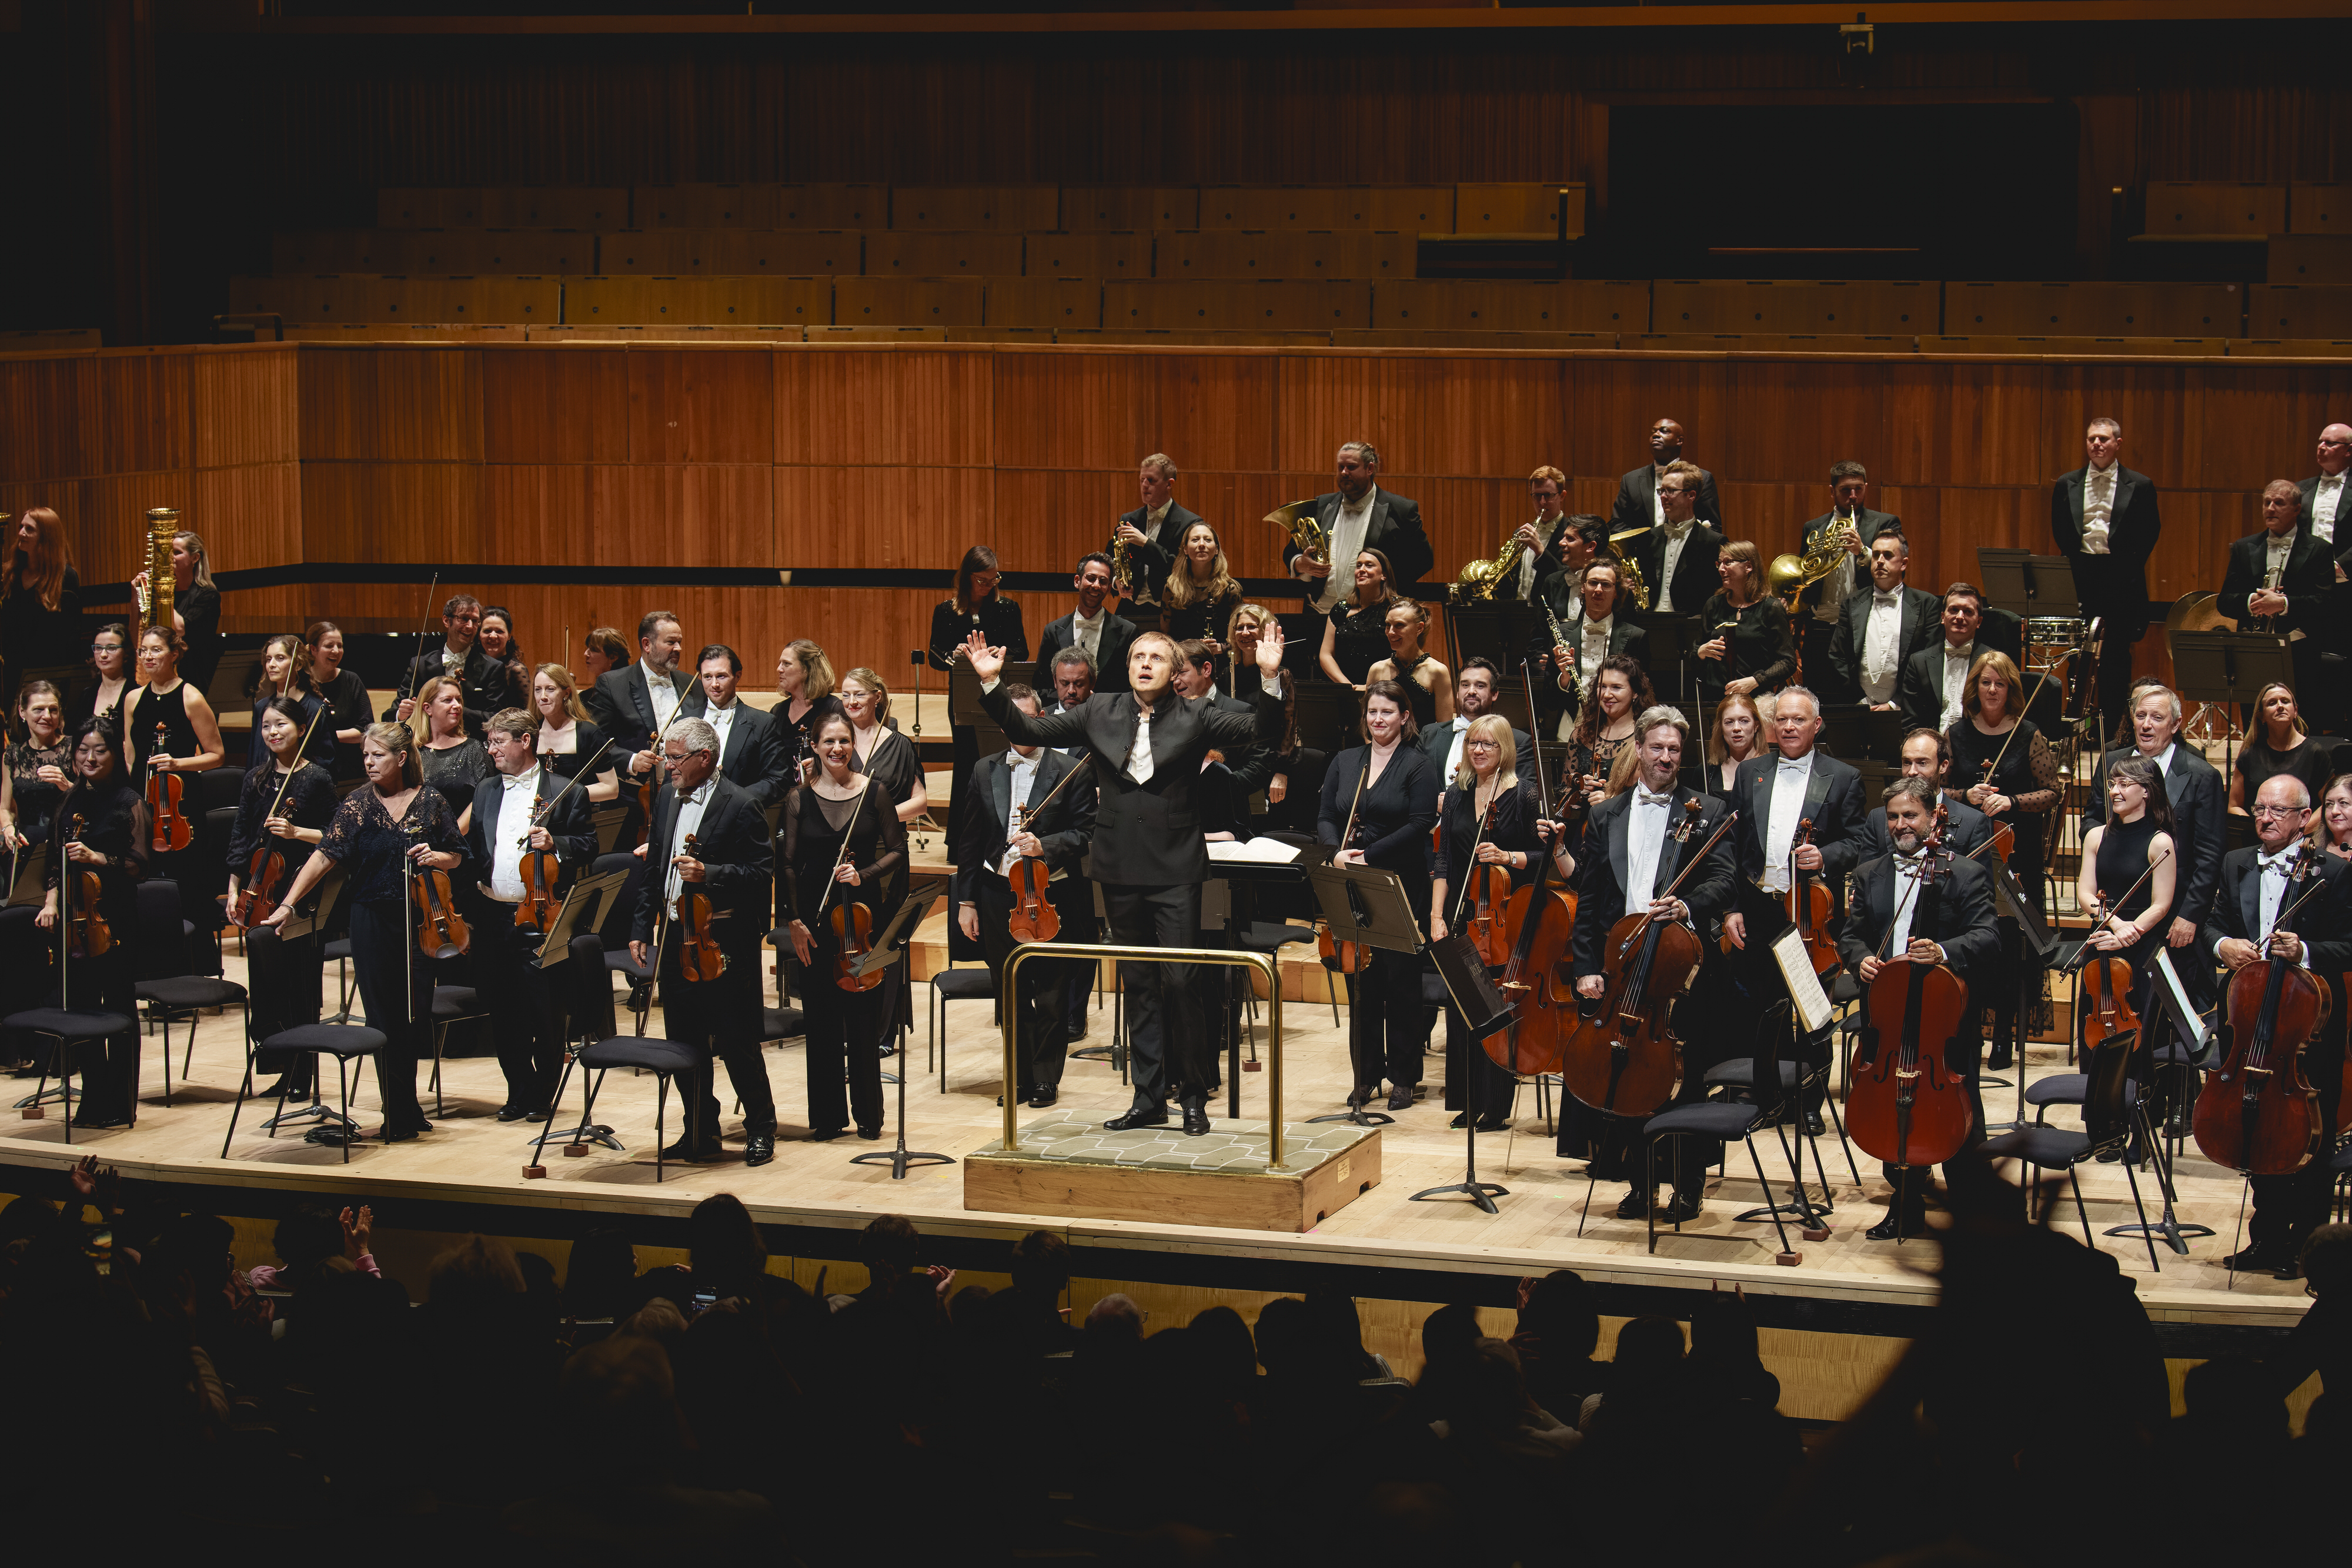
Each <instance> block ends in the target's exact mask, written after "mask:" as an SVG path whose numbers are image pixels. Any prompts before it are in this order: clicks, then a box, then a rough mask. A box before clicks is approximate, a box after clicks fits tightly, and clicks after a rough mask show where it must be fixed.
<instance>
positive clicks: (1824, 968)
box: [1789, 807, 1942, 975]
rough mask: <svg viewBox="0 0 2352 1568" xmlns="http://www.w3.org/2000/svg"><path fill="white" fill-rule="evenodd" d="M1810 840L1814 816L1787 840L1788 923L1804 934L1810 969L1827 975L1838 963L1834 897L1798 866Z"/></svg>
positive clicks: (1827, 886)
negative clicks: (1801, 850)
mask: <svg viewBox="0 0 2352 1568" xmlns="http://www.w3.org/2000/svg"><path fill="white" fill-rule="evenodd" d="M1937 810H1942V808H1941V807H1938V808H1937ZM1812 841H1813V820H1812V819H1811V817H1805V818H1801V819H1800V820H1799V821H1798V823H1797V836H1796V837H1795V838H1793V839H1791V840H1790V841H1789V924H1790V925H1793V926H1795V927H1796V928H1797V930H1798V932H1799V934H1800V935H1801V936H1802V937H1803V938H1804V943H1805V956H1807V957H1809V958H1811V960H1812V965H1813V973H1814V974H1816V975H1826V974H1828V973H1829V972H1830V971H1831V970H1832V969H1834V968H1836V967H1838V950H1837V939H1836V938H1835V937H1833V936H1831V935H1830V922H1831V921H1832V919H1834V918H1835V917H1836V915H1837V897H1836V895H1835V894H1832V893H1831V892H1830V890H1829V885H1828V883H1820V882H1815V881H1814V880H1813V873H1811V872H1809V871H1800V870H1798V869H1797V851H1798V849H1799V848H1800V847H1801V846H1802V845H1805V844H1809V843H1811V842H1812Z"/></svg>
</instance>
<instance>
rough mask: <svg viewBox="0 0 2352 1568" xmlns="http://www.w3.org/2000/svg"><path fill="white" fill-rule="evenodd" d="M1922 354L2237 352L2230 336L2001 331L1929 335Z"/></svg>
mask: <svg viewBox="0 0 2352 1568" xmlns="http://www.w3.org/2000/svg"><path fill="white" fill-rule="evenodd" d="M1919 351H1920V352H1921V353H1923V354H2000V355H2004V356H2009V355H2016V354H2056V355H2062V356H2065V357H2068V358H2081V357H2085V356H2090V355H2102V356H2112V357H2116V358H2130V357H2134V356H2139V357H2144V358H2149V359H2170V360H2179V359H2208V358H2215V357H2219V356H2221V355H2223V354H2231V353H2235V352H2236V351H2237V346H2236V344H2235V343H2234V342H2232V341H2231V340H2230V339H2227V338H2079V337H2075V338H2067V337H2058V338H2052V337H2033V336H2025V337H2017V336H2003V335H2000V334H1998V333H1973V334H1968V333H1955V334H1948V335H1942V336H1938V335H1935V334H1929V335H1927V336H1925V337H1922V338H1921V339H1920V340H1919Z"/></svg>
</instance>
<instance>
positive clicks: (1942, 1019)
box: [1845, 831, 1976, 1170]
mask: <svg viewBox="0 0 2352 1568" xmlns="http://www.w3.org/2000/svg"><path fill="white" fill-rule="evenodd" d="M1946 858H1948V852H1947V851H1946V850H1945V849H1944V848H1943V844H1942V841H1941V838H1940V835H1939V834H1937V833H1936V832H1932V831H1931V832H1930V833H1929V834H1928V836H1927V840H1926V841H1925V843H1924V844H1923V845H1922V846H1921V855H1920V861H1919V872H1918V875H1917V877H1916V879H1914V880H1913V882H1912V886H1911V890H1910V894H1909V896H1910V897H1912V898H1913V899H1914V900H1915V901H1918V900H1924V899H1925V898H1926V897H1927V890H1928V889H1929V888H1930V887H1932V886H1933V885H1934V884H1935V879H1936V874H1937V861H1938V860H1940V859H1946ZM1903 880H1904V879H1903V876H1902V874H1901V873H1899V872H1897V873H1895V883H1896V884H1897V885H1896V886H1895V890H1894V897H1895V912H1896V913H1898V914H1899V912H1900V910H1901V907H1902V900H1903V898H1904V896H1905V891H1904V889H1903V887H1902V886H1901V885H1900V884H1901V883H1902V882H1903ZM1916 907H1917V904H1916V902H1915V904H1914V911H1915V913H1916ZM1895 924H1896V922H1895V920H1894V919H1889V920H1888V922H1887V925H1886V935H1885V936H1884V937H1882V938H1880V940H1879V952H1878V957H1879V958H1880V960H1881V963H1880V967H1879V970H1878V977H1877V978H1875V979H1874V980H1872V981H1871V982H1870V989H1869V991H1868V992H1867V993H1866V996H1867V998H1868V999H1867V1001H1866V1003H1865V1004H1864V1005H1865V1008H1866V1009H1867V1010H1866V1012H1865V1014H1864V1022H1863V1027H1862V1035H1863V1040H1862V1044H1863V1047H1864V1050H1867V1051H1869V1052H1870V1053H1871V1059H1870V1063H1869V1065H1868V1066H1864V1067H1857V1068H1856V1069H1855V1077H1854V1079H1853V1082H1852V1083H1851V1084H1850V1085H1849V1087H1848V1089H1847V1091H1846V1111H1845V1126H1846V1134H1847V1135H1848V1136H1849V1137H1851V1138H1852V1139H1853V1142H1854V1145H1855V1146H1856V1147H1858V1148H1860V1149H1862V1150H1863V1151H1864V1153H1865V1154H1868V1155H1872V1156H1873V1157H1874V1158H1876V1159H1879V1160H1882V1161H1884V1162H1885V1163H1886V1164H1887V1165H1890V1166H1894V1167H1895V1169H1897V1170H1909V1169H1914V1168H1916V1167H1918V1166H1937V1165H1942V1164H1944V1163H1945V1162H1946V1161H1948V1160H1949V1159H1951V1158H1952V1157H1953V1156H1954V1155H1958V1153H1959V1152H1960V1150H1961V1149H1962V1148H1963V1147H1965V1146H1966V1145H1967V1144H1968V1141H1969V1134H1970V1133H1971V1132H1973V1131H1974V1130H1975V1128H1976V1110H1975V1107H1974V1106H1972V1105H1971V1104H1970V1103H1969V1090H1968V1084H1967V1082H1966V1081H1965V1080H1963V1079H1962V1078H1961V1077H1960V1076H1959V1075H1958V1074H1957V1073H1955V1072H1953V1071H1951V1070H1950V1069H1949V1068H1948V1066H1946V1064H1945V1061H1944V1042H1945V1041H1946V1040H1949V1039H1951V1038H1952V1036H1953V1035H1955V1034H1956V1033H1958V1031H1959V1029H1960V1026H1961V1024H1962V1022H1963V1021H1964V1020H1966V1019H1968V1017H1969V987H1968V982H1967V981H1965V980H1963V979H1961V978H1960V977H1959V976H1958V975H1957V974H1954V973H1953V972H1952V970H1951V969H1950V968H1949V967H1947V966H1945V965H1943V964H1923V963H1918V962H1916V961H1914V960H1913V959H1911V958H1910V957H1909V956H1897V957H1893V958H1889V957H1887V956H1886V947H1887V945H1888V944H1889V943H1891V942H1892V941H1893V940H1894V938H1895ZM1894 1019H1900V1020H1901V1021H1900V1023H1899V1024H1892V1023H1891V1022H1890V1020H1894ZM1890 1030H1892V1033H1893V1036H1894V1038H1892V1039H1890V1038H1889V1032H1890ZM1856 1055H1857V1058H1858V1057H1859V1055H1860V1052H1857V1053H1856Z"/></svg>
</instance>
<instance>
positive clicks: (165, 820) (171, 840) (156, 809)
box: [147, 724, 196, 855]
mask: <svg viewBox="0 0 2352 1568" xmlns="http://www.w3.org/2000/svg"><path fill="white" fill-rule="evenodd" d="M171 738H172V732H171V729H170V727H168V726H166V725H162V724H158V725H157V726H156V727H155V749H154V750H152V751H151V752H149V753H148V754H147V815H148V818H149V821H150V829H151V831H152V834H153V838H152V840H151V842H150V847H151V848H152V849H153V850H154V852H156V853H157V854H159V855H161V854H170V853H172V852H174V851H178V850H184V849H186V848H187V847H188V846H189V845H190V844H192V843H194V842H195V841H196V830H195V827H194V824H192V823H191V822H189V821H188V814H187V813H186V812H185V811H184V810H181V809H180V794H181V790H182V789H183V788H184V785H183V784H182V782H181V779H180V776H179V775H178V774H176V773H173V772H172V771H171V770H170V769H168V768H163V766H161V764H162V762H163V758H166V757H168V756H170V755H171V753H170V752H168V751H166V750H164V749H163V747H164V746H165V745H166V744H167V743H168V742H169V741H170V740H171Z"/></svg>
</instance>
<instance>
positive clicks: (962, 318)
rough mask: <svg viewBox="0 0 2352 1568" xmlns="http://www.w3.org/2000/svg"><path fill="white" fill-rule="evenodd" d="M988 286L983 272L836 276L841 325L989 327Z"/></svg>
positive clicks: (837, 315) (835, 297) (835, 302)
mask: <svg viewBox="0 0 2352 1568" xmlns="http://www.w3.org/2000/svg"><path fill="white" fill-rule="evenodd" d="M986 293H987V291H986V288H985V287H984V286H983V285H982V283H981V280H980V279H979V278H977V277H836V278H835V279H834V280H833V324H834V325H835V326H837V327H984V326H986V325H987V324H988V317H987V309H986V306H985V304H984V300H985V298H986Z"/></svg>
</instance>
